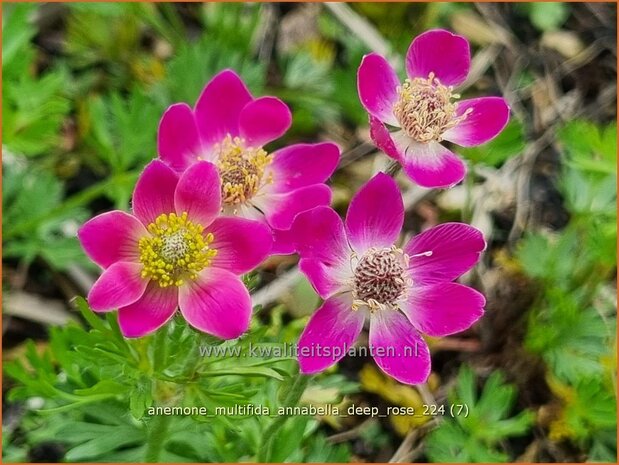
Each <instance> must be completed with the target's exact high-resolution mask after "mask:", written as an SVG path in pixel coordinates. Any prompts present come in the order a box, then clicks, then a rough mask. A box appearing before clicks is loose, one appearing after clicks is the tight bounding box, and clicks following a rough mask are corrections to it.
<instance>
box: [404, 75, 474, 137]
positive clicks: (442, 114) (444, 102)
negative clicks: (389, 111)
mask: <svg viewBox="0 0 619 465" xmlns="http://www.w3.org/2000/svg"><path fill="white" fill-rule="evenodd" d="M398 94H399V99H398V101H397V102H396V104H395V105H394V106H393V113H394V114H395V117H396V118H397V119H398V121H399V122H400V125H401V127H402V129H403V130H404V132H406V134H407V135H408V136H409V137H411V138H412V139H414V140H416V141H417V142H422V143H427V142H430V141H437V142H440V141H441V140H443V139H442V136H443V134H444V133H445V131H447V130H448V129H451V128H453V127H456V126H457V125H458V124H460V123H461V122H462V121H464V120H465V119H466V117H467V115H468V114H469V113H470V112H471V111H472V108H468V109H467V110H466V111H465V112H464V113H463V114H461V115H459V116H457V115H456V104H455V103H454V102H452V100H457V99H459V98H460V95H458V94H454V93H453V87H452V86H444V85H443V84H441V82H440V81H439V79H438V78H437V77H436V76H434V73H430V75H429V76H428V78H427V79H423V78H414V79H406V81H404V84H402V85H401V86H400V87H399V88H398Z"/></svg>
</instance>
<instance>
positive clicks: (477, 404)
mask: <svg viewBox="0 0 619 465" xmlns="http://www.w3.org/2000/svg"><path fill="white" fill-rule="evenodd" d="M615 25H616V6H615V5H614V4H579V3H530V4H529V3H519V4H492V3H489V4H479V5H475V4H467V3H428V4H425V3H414V4H409V3H397V4H391V5H384V4H378V3H355V4H324V5H320V4H294V3H291V4H269V3H263V4H253V3H252V4H244V3H234V4H233V3H213V4H207V3H205V4H183V3H179V4H166V3H160V4H149V3H71V4H44V5H41V4H36V3H29V4H23V3H22V4H4V5H3V17H2V39H3V40H2V42H3V50H2V76H3V83H2V115H3V124H2V144H3V146H2V168H3V183H2V184H3V186H2V188H3V198H2V208H3V217H2V231H3V283H2V285H3V291H4V292H3V335H4V338H3V347H4V352H3V357H4V361H5V373H4V378H3V379H4V383H3V409H4V415H3V431H4V434H3V442H4V444H3V446H4V447H3V458H4V461H6V462H15V461H60V460H64V461H108V462H109V461H111V462H123V461H129V462H131V461H140V459H141V457H143V456H144V454H145V453H146V452H147V451H145V447H146V446H145V444H146V435H147V430H148V427H149V422H152V421H157V420H156V419H155V418H147V417H145V415H144V413H145V411H146V409H147V407H148V406H150V405H157V404H158V403H161V402H162V399H160V398H153V396H154V394H156V395H155V397H156V396H157V395H160V394H161V392H167V391H166V388H165V386H167V385H166V382H167V381H166V379H165V376H164V377H163V378H161V376H159V378H154V377H153V376H151V375H152V374H153V373H163V374H165V373H167V375H168V376H181V375H182V376H184V375H185V371H187V370H189V371H191V372H189V371H188V372H187V373H186V375H187V376H192V377H194V378H192V379H195V382H192V383H191V384H190V385H189V386H190V388H188V389H187V390H186V391H183V392H178V391H177V390H175V388H174V386H173V383H171V384H170V389H169V395H170V396H171V399H173V400H174V401H175V402H176V403H177V404H178V405H186V406H196V405H201V406H206V407H209V408H212V407H214V406H217V405H232V404H234V403H240V404H244V403H252V404H260V405H268V406H271V407H275V406H277V405H279V403H280V401H281V399H283V397H285V392H283V393H282V392H278V390H277V386H278V385H279V384H280V382H281V380H283V379H286V377H287V376H289V374H290V372H291V370H292V367H293V366H294V365H293V364H294V362H293V361H291V360H285V359H284V360H281V359H274V360H268V359H265V360H245V362H246V363H247V364H248V366H243V367H241V366H238V367H236V368H237V371H236V372H235V373H236V374H230V373H227V372H226V366H227V365H226V361H225V360H219V359H217V358H214V359H204V360H191V363H189V362H188V361H187V360H185V356H186V355H187V354H191V353H195V352H196V351H195V347H193V346H191V345H190V341H193V340H195V338H194V339H192V338H190V337H188V336H187V334H188V333H189V332H191V331H192V330H191V329H189V328H187V327H185V326H184V324H183V322H182V321H180V320H179V321H176V320H175V321H174V322H173V324H171V325H169V327H167V328H165V329H164V330H162V331H160V332H158V333H157V334H156V335H153V336H151V337H152V338H161V339H165V340H167V341H168V344H167V346H166V347H167V348H166V349H164V352H163V353H151V352H148V351H145V349H144V347H146V346H148V342H144V341H143V340H138V341H126V340H124V339H123V338H122V337H120V335H119V333H118V329H117V326H116V323H115V320H114V315H108V318H107V319H100V318H99V317H97V316H95V315H93V314H91V313H90V311H89V310H88V308H87V306H85V303H84V301H83V300H79V299H78V300H75V299H74V297H75V296H77V295H84V294H85V293H86V292H87V289H88V288H89V286H90V285H91V284H92V282H93V280H94V279H95V277H96V273H97V270H96V267H94V266H93V265H92V264H91V263H89V261H88V260H87V259H86V258H85V257H84V255H83V253H82V252H81V250H80V248H79V245H78V242H77V240H76V236H75V233H76V230H77V228H78V227H79V225H80V224H81V223H82V222H83V221H85V220H86V219H87V218H88V217H90V216H92V215H94V214H96V213H99V212H101V211H104V210H107V209H111V208H120V209H127V208H129V199H130V196H131V191H132V188H133V183H134V182H135V179H136V177H137V175H138V174H139V172H140V170H141V169H142V167H143V166H144V164H145V163H147V162H148V161H149V160H151V159H152V158H153V157H154V156H156V131H157V125H158V121H159V118H160V116H161V114H162V112H163V110H164V109H165V108H166V107H167V106H168V105H169V104H171V103H174V102H178V101H184V102H188V103H190V104H191V103H193V102H194V101H195V100H196V98H197V96H198V95H199V93H200V91H201V89H202V87H203V86H204V84H205V83H206V82H207V81H208V80H209V79H210V78H211V77H212V76H213V75H214V74H215V73H217V72H218V71H220V70H221V69H224V68H233V69H235V70H236V71H237V72H238V73H239V74H240V75H241V76H242V77H243V79H244V80H245V82H246V83H247V84H248V86H249V87H250V89H251V90H252V92H254V93H256V94H261V93H266V94H272V95H277V96H279V97H280V98H282V99H283V100H284V101H285V102H286V103H287V104H288V105H290V106H291V108H292V110H293V116H294V118H293V126H292V128H291V130H290V131H289V132H288V133H287V134H286V136H285V137H284V138H282V139H281V140H279V141H277V142H275V143H274V144H273V146H272V147H269V148H270V149H275V148H277V147H280V146H282V145H285V144H288V143H293V142H299V141H317V140H326V139H329V140H334V141H336V142H337V143H338V144H339V145H340V146H341V147H342V149H343V157H342V161H341V164H340V167H339V169H338V171H337V172H336V174H335V175H334V177H333V188H334V204H335V207H336V208H337V209H339V210H340V211H345V209H346V206H347V203H348V200H349V199H350V196H351V194H352V193H353V192H354V191H355V190H356V189H357V188H358V187H359V186H360V185H361V184H362V183H363V182H364V181H365V180H367V179H368V177H369V176H370V175H371V173H372V172H373V171H375V170H377V169H381V168H384V167H385V164H386V157H385V156H384V155H381V154H379V153H377V152H376V151H375V149H374V148H373V146H372V144H371V143H370V141H369V137H368V128H367V115H366V113H365V111H364V110H363V108H362V107H361V105H360V104H359V101H358V97H357V91H356V69H357V67H358V65H359V62H360V60H361V58H362V56H363V55H364V54H365V53H368V52H369V51H378V52H380V53H384V54H386V55H387V56H388V57H389V59H390V60H392V62H393V63H394V64H395V65H396V66H399V71H400V72H402V68H403V67H402V57H403V55H404V53H405V52H406V49H407V47H408V45H409V43H410V40H411V38H412V37H413V36H415V35H416V34H418V33H420V32H422V31H423V30H425V29H428V28H432V27H445V28H449V29H451V30H454V31H455V32H457V33H460V34H463V35H465V36H466V37H467V38H468V39H469V40H470V41H471V45H472V51H473V56H474V59H473V67H472V73H471V74H472V77H471V78H470V79H469V80H467V82H466V83H465V84H464V86H463V89H462V90H461V93H462V94H463V96H464V97H465V98H468V97H472V96H476V95H488V94H490V95H504V96H505V97H506V98H507V99H508V100H509V102H510V105H511V107H512V110H513V115H512V121H511V122H510V124H509V126H508V127H507V128H506V129H505V131H504V132H503V133H502V134H501V135H500V136H499V137H497V138H496V139H495V140H494V141H492V142H490V143H488V144H486V145H484V146H481V147H475V148H469V149H462V151H461V153H462V154H463V155H464V156H465V157H466V159H467V160H468V163H469V167H470V174H469V176H468V178H467V180H466V181H465V183H464V184H463V185H460V186H457V187H455V188H454V189H451V190H449V191H442V192H435V191H424V190H421V189H418V188H415V187H414V186H411V185H410V183H409V182H408V181H407V180H406V179H405V178H403V177H400V178H398V179H399V181H400V182H401V186H402V188H403V190H404V191H405V194H404V196H405V202H406V206H407V209H408V213H407V220H406V228H407V230H408V231H410V232H412V233H413V232H418V231H419V230H421V229H423V228H426V227H429V226H432V225H434V224H436V223H438V222H442V221H448V220H457V221H466V222H470V223H472V224H473V225H475V226H477V227H479V228H481V229H482V230H483V231H484V232H485V234H486V236H487V237H488V238H489V249H488V251H487V253H486V254H485V257H484V260H483V263H482V264H480V266H479V267H478V268H477V269H476V270H475V271H474V272H473V273H470V274H469V275H467V276H466V277H464V280H465V281H466V282H468V283H470V284H472V285H475V286H476V287H478V288H480V289H482V290H483V291H484V293H485V294H486V296H487V297H488V306H487V314H486V316H485V317H484V318H483V319H482V321H481V322H480V323H479V324H478V325H477V326H476V327H475V328H473V329H472V330H470V331H468V332H467V333H465V334H463V335H458V336H455V337H447V338H442V339H436V340H430V341H429V342H430V346H431V348H432V352H433V370H434V372H433V374H432V377H431V379H430V382H429V383H428V386H427V387H426V388H425V389H416V388H414V387H410V386H405V385H401V384H399V383H397V382H395V381H393V380H391V379H389V378H386V377H385V376H384V375H383V374H382V373H381V372H380V371H379V370H377V369H376V368H375V366H373V364H372V362H371V361H369V360H367V359H363V358H354V359H350V358H347V359H345V360H343V361H342V362H341V363H340V364H339V366H338V367H337V368H334V369H332V370H331V371H330V372H329V373H326V374H324V375H321V376H319V377H317V378H316V380H315V381H314V382H313V384H312V385H311V386H310V388H309V389H308V391H306V394H305V396H304V398H303V402H304V403H305V404H309V403H311V404H313V405H327V404H331V405H338V406H340V407H342V408H346V407H347V406H349V405H352V404H355V405H377V406H379V407H381V408H383V409H384V408H385V407H387V406H398V407H413V408H415V409H416V411H417V412H420V414H419V415H416V416H413V417H404V416H395V415H392V416H390V417H388V418H369V417H368V418H365V417H352V416H351V417H338V416H330V415H327V416H323V417H315V418H314V417H303V416H299V417H293V418H291V419H290V420H288V421H287V422H286V424H285V427H284V429H283V430H282V431H281V434H280V435H279V436H278V438H277V439H276V444H275V447H274V448H273V450H274V455H273V456H271V457H270V459H271V460H272V461H293V462H309V461H314V462H347V461H359V460H363V461H383V462H384V461H389V460H392V461H401V462H409V461H432V462H442V461H458V462H487V461H492V462H507V461H516V460H517V461H525V462H527V461H528V462H534V461H542V462H544V461H558V462H560V461H564V462H565V461H567V462H580V461H607V462H614V461H616V396H615V393H616V367H617V359H616V306H617V303H616V292H615V289H616V256H617V255H616V237H617V226H616V220H617V218H616V154H617V145H616V144H617V128H616V72H617V70H616V53H617V50H616V29H615ZM294 264H295V258H294V257H274V258H272V259H271V260H269V261H268V262H267V264H266V265H265V266H264V268H263V269H262V270H261V271H260V272H259V273H258V275H256V276H254V277H253V278H252V279H253V281H252V283H251V285H252V287H256V288H257V290H256V300H259V301H260V302H261V303H262V304H263V305H262V307H261V309H260V310H259V312H258V317H257V318H255V321H254V323H253V325H252V329H251V331H250V334H249V335H248V336H247V337H248V338H250V339H252V340H255V341H256V342H260V343H263V344H275V343H277V342H278V343H281V342H282V341H288V342H293V341H295V340H296V338H297V337H298V334H299V332H300V331H301V329H302V328H303V325H304V322H305V320H304V318H305V317H306V316H307V315H308V314H309V313H311V311H312V310H313V309H314V308H315V306H316V304H317V303H318V300H317V298H316V296H315V294H314V292H313V291H312V290H311V287H309V285H308V283H307V282H305V281H303V280H300V279H299V278H298V275H295V274H294ZM281 282H286V283H287V284H288V285H286V286H281V285H278V283H281ZM282 289H283V290H282ZM200 342H201V343H204V344H210V345H212V344H218V342H217V341H215V340H211V339H210V338H208V337H206V336H204V340H203V341H202V340H200ZM226 344H228V343H226ZM232 344H234V342H232ZM171 347H174V352H175V353H178V354H181V355H182V359H183V360H181V359H180V358H179V359H177V358H176V357H174V356H173V354H172V351H171ZM166 364H169V365H166ZM192 370H193V371H192ZM241 372H243V373H241ZM120 373H122V376H120V375H119V374H120ZM162 376H163V375H162ZM121 379H122V380H127V379H129V380H132V381H131V383H128V384H127V383H121V382H120V380H121ZM162 386H164V388H162ZM240 386H242V388H241V387H240ZM155 387H156V389H155ZM168 400H169V399H168ZM429 403H436V405H438V406H443V408H444V409H445V408H446V409H447V411H444V412H443V413H440V412H437V413H436V414H434V415H421V413H422V412H423V410H424V408H423V405H424V404H429ZM456 404H466V405H467V406H468V408H469V409H470V412H469V415H468V416H463V415H455V416H454V415H451V414H450V412H449V410H450V409H449V406H450V405H456ZM170 421H171V424H170V425H168V427H169V430H168V431H170V434H169V437H168V438H167V439H166V442H165V445H164V455H163V456H162V457H161V460H163V461H174V462H180V461H198V462H236V461H247V460H252V459H253V458H254V457H255V453H256V449H257V447H258V446H259V442H260V438H261V434H262V433H261V432H262V431H263V430H264V427H265V425H266V424H267V423H268V421H269V419H268V418H261V417H249V418H239V417H230V418H227V417H216V418H207V419H205V418H200V417H194V418H192V417H173V418H172V419H171V420H170Z"/></svg>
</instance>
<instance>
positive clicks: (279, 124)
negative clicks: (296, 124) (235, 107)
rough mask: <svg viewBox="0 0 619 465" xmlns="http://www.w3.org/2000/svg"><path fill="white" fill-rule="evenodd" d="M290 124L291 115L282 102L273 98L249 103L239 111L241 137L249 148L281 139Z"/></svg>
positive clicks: (263, 98)
mask: <svg viewBox="0 0 619 465" xmlns="http://www.w3.org/2000/svg"><path fill="white" fill-rule="evenodd" d="M291 124H292V114H291V113H290V109H289V108H288V106H286V104H285V103H284V102H282V101H281V100H280V99H278V98H275V97H261V98H258V99H256V100H254V101H251V102H249V103H248V104H247V105H245V107H244V108H243V110H242V111H241V115H240V120H239V125H240V131H241V137H243V138H244V139H245V141H246V142H247V145H249V146H251V147H262V146H263V145H265V144H267V143H269V142H271V141H273V140H275V139H277V138H279V137H281V136H283V135H284V133H285V132H286V131H287V130H288V128H290V125H291Z"/></svg>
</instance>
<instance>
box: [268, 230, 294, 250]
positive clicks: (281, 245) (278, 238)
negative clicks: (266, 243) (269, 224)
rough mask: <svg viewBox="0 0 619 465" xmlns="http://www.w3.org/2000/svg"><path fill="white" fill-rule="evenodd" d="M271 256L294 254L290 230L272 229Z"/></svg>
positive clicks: (292, 236)
mask: <svg viewBox="0 0 619 465" xmlns="http://www.w3.org/2000/svg"><path fill="white" fill-rule="evenodd" d="M271 232H272V233H273V248H272V249H271V254H272V255H290V254H293V253H295V252H296V249H295V246H294V242H295V239H294V235H293V232H292V230H291V229H272V230H271Z"/></svg>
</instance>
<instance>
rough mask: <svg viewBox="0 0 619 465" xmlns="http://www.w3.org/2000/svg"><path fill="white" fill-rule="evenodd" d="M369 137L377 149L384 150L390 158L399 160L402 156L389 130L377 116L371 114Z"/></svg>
mask: <svg viewBox="0 0 619 465" xmlns="http://www.w3.org/2000/svg"><path fill="white" fill-rule="evenodd" d="M370 138H371V139H372V140H373V141H374V144H376V147H378V148H379V150H382V151H383V152H385V153H386V154H387V156H389V157H390V158H393V159H394V160H398V161H400V159H401V158H402V157H401V155H400V152H399V151H398V148H397V147H396V145H395V143H394V141H393V139H392V138H391V134H390V133H389V130H388V129H387V128H386V127H385V125H384V124H383V123H382V122H381V121H380V120H379V119H378V118H375V117H374V116H372V115H370Z"/></svg>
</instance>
